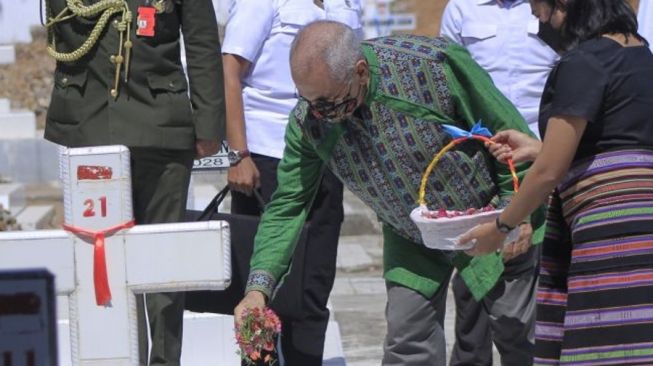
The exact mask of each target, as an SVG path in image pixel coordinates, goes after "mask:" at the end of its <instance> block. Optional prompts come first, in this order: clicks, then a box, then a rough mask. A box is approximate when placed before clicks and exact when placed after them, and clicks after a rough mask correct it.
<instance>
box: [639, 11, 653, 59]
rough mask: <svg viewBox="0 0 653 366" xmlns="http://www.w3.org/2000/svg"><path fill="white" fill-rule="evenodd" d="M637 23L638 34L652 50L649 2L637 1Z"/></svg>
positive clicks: (651, 16)
mask: <svg viewBox="0 0 653 366" xmlns="http://www.w3.org/2000/svg"><path fill="white" fill-rule="evenodd" d="M637 23H638V25H639V34H641V35H642V37H644V38H646V40H647V41H648V46H649V47H650V48H651V49H652V50H653V2H651V0H640V1H639V10H638V11H637Z"/></svg>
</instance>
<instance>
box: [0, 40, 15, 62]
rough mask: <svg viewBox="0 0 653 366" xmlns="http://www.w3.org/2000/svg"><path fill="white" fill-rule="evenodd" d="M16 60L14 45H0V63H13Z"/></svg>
mask: <svg viewBox="0 0 653 366" xmlns="http://www.w3.org/2000/svg"><path fill="white" fill-rule="evenodd" d="M15 62H16V49H15V48H14V45H12V44H10V45H0V65H11V64H13V63H15Z"/></svg>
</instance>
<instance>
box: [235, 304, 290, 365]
mask: <svg viewBox="0 0 653 366" xmlns="http://www.w3.org/2000/svg"><path fill="white" fill-rule="evenodd" d="M280 332H281V321H280V320H279V317H278V316H277V314H275V313H274V311H272V309H270V308H265V309H259V308H254V309H245V311H243V314H242V318H241V322H240V325H239V326H238V327H237V328H236V342H237V343H238V346H239V348H240V351H239V354H240V357H241V358H242V359H243V361H245V363H247V364H248V365H256V364H259V363H262V364H263V365H266V366H272V365H275V364H276V362H277V360H276V359H275V358H274V357H273V354H274V343H275V341H276V336H277V335H278V334H279V333H280Z"/></svg>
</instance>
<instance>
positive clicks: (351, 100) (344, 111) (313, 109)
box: [298, 82, 362, 119]
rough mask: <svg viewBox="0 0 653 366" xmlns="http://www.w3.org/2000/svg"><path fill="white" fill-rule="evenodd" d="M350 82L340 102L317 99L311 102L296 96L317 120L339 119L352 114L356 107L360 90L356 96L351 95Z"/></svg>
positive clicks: (359, 89)
mask: <svg viewBox="0 0 653 366" xmlns="http://www.w3.org/2000/svg"><path fill="white" fill-rule="evenodd" d="M351 87H352V84H351V82H350V83H349V90H348V91H347V95H346V96H345V97H344V98H342V99H341V100H324V99H318V100H316V101H313V102H311V101H310V100H308V99H306V98H304V97H302V96H301V95H298V98H299V100H300V101H305V102H306V103H307V104H308V111H309V113H311V115H313V117H315V118H317V119H340V118H343V117H345V116H346V115H348V114H350V113H352V112H353V111H354V110H355V109H356V107H357V106H358V97H359V95H360V91H361V89H362V88H360V87H359V88H358V93H356V95H354V96H352V95H351Z"/></svg>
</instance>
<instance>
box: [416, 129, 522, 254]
mask: <svg viewBox="0 0 653 366" xmlns="http://www.w3.org/2000/svg"><path fill="white" fill-rule="evenodd" d="M448 127H451V128H454V127H452V126H448ZM477 127H480V122H479V124H477V125H474V128H473V129H472V133H470V134H467V135H464V136H463V137H460V136H457V137H456V138H455V139H453V140H452V141H450V142H449V143H448V144H447V145H446V146H445V147H443V148H442V150H440V151H439V152H438V153H437V154H436V155H435V157H433V160H431V162H430V163H429V165H428V166H427V167H426V170H425V171H424V173H423V174H422V182H421V184H420V187H419V199H418V203H419V206H418V207H417V208H415V209H414V210H413V211H412V212H411V213H410V218H411V220H413V222H414V223H415V225H417V228H419V231H420V233H421V234H422V241H423V242H424V245H425V246H426V247H427V248H431V249H440V250H467V249H471V248H472V247H474V245H475V243H473V242H470V243H468V244H466V245H458V239H460V237H461V236H462V235H463V234H465V233H466V232H468V231H469V230H471V229H473V228H474V227H476V226H477V225H481V224H485V223H488V222H493V221H494V220H496V218H497V216H499V215H500V214H501V212H503V209H496V210H494V211H489V212H479V213H475V214H472V215H466V216H455V217H441V218H429V217H424V216H422V212H424V211H427V212H428V211H429V209H428V207H427V206H426V192H425V190H426V183H427V180H428V177H429V175H430V174H431V172H432V171H433V168H435V165H436V164H437V163H438V161H439V160H440V158H441V157H442V156H444V154H445V153H446V152H447V151H449V150H450V149H452V148H453V147H455V146H456V145H458V144H459V143H462V142H465V141H467V140H470V139H472V140H478V141H481V142H483V143H488V144H494V142H493V141H492V140H490V139H489V138H488V137H487V136H481V135H476V134H473V132H474V129H476V128H477ZM486 132H487V133H489V131H486ZM507 163H508V166H509V168H510V172H511V173H512V178H513V187H514V189H515V192H517V190H518V189H519V180H518V178H517V172H516V171H515V165H514V164H513V162H512V160H511V159H508V161H507ZM518 236H519V233H518V231H517V230H512V231H511V232H510V233H508V236H507V237H506V240H505V241H504V242H503V244H504V245H505V244H507V243H510V242H513V241H515V240H517V238H518Z"/></svg>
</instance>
